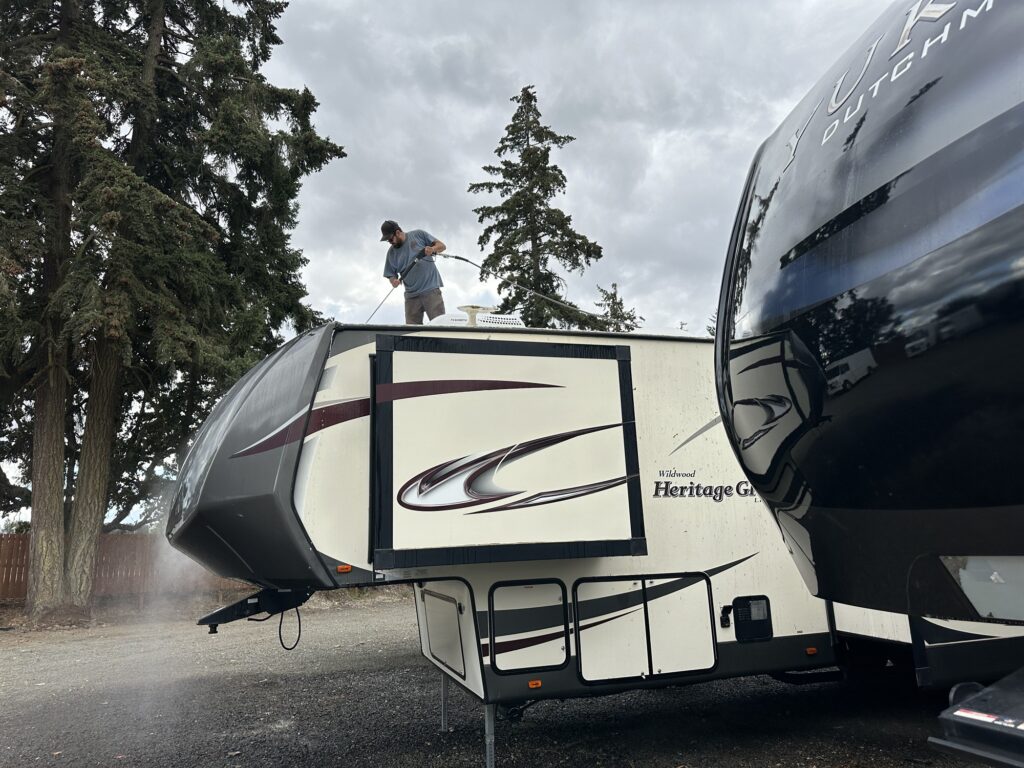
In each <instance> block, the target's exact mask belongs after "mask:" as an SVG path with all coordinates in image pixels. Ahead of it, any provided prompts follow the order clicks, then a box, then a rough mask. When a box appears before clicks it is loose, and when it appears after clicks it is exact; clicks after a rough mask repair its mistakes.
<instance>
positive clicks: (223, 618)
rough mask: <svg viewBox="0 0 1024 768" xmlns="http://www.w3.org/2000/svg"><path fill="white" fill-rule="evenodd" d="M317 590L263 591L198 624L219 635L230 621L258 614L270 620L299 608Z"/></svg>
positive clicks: (223, 609)
mask: <svg viewBox="0 0 1024 768" xmlns="http://www.w3.org/2000/svg"><path fill="white" fill-rule="evenodd" d="M315 591H316V590H314V589H309V588H306V589H262V590H260V591H259V592H257V593H256V594H255V595H249V597H244V598H242V599H241V600H239V601H238V602H237V603H232V604H231V605H226V606H224V607H223V608H218V609H217V610H216V611H214V612H213V613H208V614H206V615H205V616H203V618H201V619H200V620H199V621H197V622H196V623H197V624H198V625H199V626H201V627H202V626H207V627H209V628H210V634H211V635H215V634H217V627H219V626H220V625H221V624H227V623H228V622H229V621H239V620H240V619H247V618H249V617H250V616H255V615H256V614H257V613H266V614H268V615H267V618H270V617H271V616H273V615H274V614H276V613H284V612H285V611H289V610H291V609H292V608H298V607H299V606H300V605H302V604H303V603H304V602H306V601H307V600H309V598H310V595H312V594H313V593H314V592H315Z"/></svg>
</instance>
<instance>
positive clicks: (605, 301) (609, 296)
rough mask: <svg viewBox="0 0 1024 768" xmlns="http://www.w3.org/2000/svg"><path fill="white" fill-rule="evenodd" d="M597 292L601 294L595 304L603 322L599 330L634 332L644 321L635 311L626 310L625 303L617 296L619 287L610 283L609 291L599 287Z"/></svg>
mask: <svg viewBox="0 0 1024 768" xmlns="http://www.w3.org/2000/svg"><path fill="white" fill-rule="evenodd" d="M597 292H598V293H600V294H601V300H600V301H599V302H597V306H598V308H599V309H600V310H601V319H602V320H603V321H604V325H603V327H602V328H601V330H603V331H616V332H619V333H627V332H629V331H635V330H636V329H637V328H639V327H640V324H641V323H642V322H643V321H644V320H645V319H646V318H644V316H643V315H638V314H637V311H636V310H635V309H626V303H625V302H624V301H623V300H622V297H621V296H620V295H619V286H618V285H617V284H616V283H612V289H611V290H610V291H606V290H605V289H604V288H602V287H601V286H600V285H599V286H597Z"/></svg>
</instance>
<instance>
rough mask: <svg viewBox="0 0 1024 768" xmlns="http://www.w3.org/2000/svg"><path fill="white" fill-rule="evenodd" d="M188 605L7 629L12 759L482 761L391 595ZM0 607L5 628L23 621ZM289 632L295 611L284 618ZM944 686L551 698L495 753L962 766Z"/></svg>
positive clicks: (479, 734)
mask: <svg viewBox="0 0 1024 768" xmlns="http://www.w3.org/2000/svg"><path fill="white" fill-rule="evenodd" d="M200 612H201V611H199V610H196V611H194V612H193V613H190V614H189V617H185V616H181V617H178V618H173V617H169V616H168V615H167V612H166V611H165V612H164V614H163V615H155V616H153V615H150V616H147V617H143V618H142V619H136V620H134V621H127V622H126V621H124V620H123V618H124V617H121V620H120V621H118V622H117V623H99V624H97V625H95V626H92V627H88V628H77V629H51V630H45V631H38V630H36V631H29V630H26V629H23V628H19V627H17V626H15V627H14V628H12V629H9V630H8V631H3V632H0V702H2V704H3V706H2V708H0V765H2V766H50V765H53V766H64V765H75V766H182V767H188V766H245V767H247V768H248V767H250V766H291V765H296V766H298V765H303V766H306V765H308V766H318V767H319V766H324V767H325V766H336V765H343V766H355V767H357V768H361V767H362V766H374V768H399V767H400V766H408V767H409V768H412V767H413V766H415V767H416V768H423V766H445V767H446V768H447V767H449V766H482V765H483V755H484V752H483V713H482V707H481V706H480V705H479V703H478V702H477V701H476V700H475V699H473V698H472V697H470V696H469V695H468V694H467V693H465V692H463V691H462V690H461V689H458V688H457V687H455V686H452V688H451V694H450V706H449V716H450V723H449V725H450V726H451V727H450V730H449V732H448V733H445V734H442V733H440V732H439V720H440V716H439V709H438V705H439V692H440V675H439V673H438V672H437V671H436V670H435V669H434V668H433V667H432V666H431V665H429V664H428V663H427V662H426V660H424V659H423V658H422V657H421V656H420V654H419V644H418V640H417V634H416V617H415V612H414V609H413V606H412V600H411V598H410V597H409V595H408V593H407V592H406V591H405V590H404V589H403V590H402V591H401V592H400V593H398V594H396V593H395V592H394V591H390V592H388V591H385V593H384V594H383V595H382V596H376V597H369V598H363V599H349V600H347V601H343V602H339V603H335V604H333V605H325V604H323V603H321V604H320V605H319V606H310V608H309V609H308V610H303V613H302V641H301V643H300V644H299V646H298V648H297V649H296V650H295V651H292V652H290V653H288V652H285V651H284V650H282V649H281V648H280V646H279V644H278V638H277V631H278V623H277V620H276V619H274V620H272V621H268V622H266V623H263V624H247V623H244V622H238V623H234V624H229V625H225V626H223V627H221V630H220V633H219V634H218V635H216V636H214V637H210V636H206V635H205V634H204V630H203V629H201V628H198V627H196V626H194V624H193V622H192V620H190V618H191V619H194V617H195V616H198V615H199V613H200ZM13 619H14V614H13V613H12V612H10V611H8V612H6V613H3V612H0V627H6V625H9V624H11V623H16V621H13ZM284 630H285V639H286V640H291V639H292V638H294V631H295V623H294V613H292V614H290V615H289V616H288V617H286V619H285V627H284ZM943 706H944V698H943V697H942V696H940V695H922V694H918V693H916V692H913V691H912V690H907V689H900V688H892V687H889V688H882V689H879V688H865V687H853V686H850V685H846V684H839V683H823V684H815V685H805V686H799V687H798V686H788V685H784V684H782V683H778V682H775V681H774V680H771V679H770V678H767V677H754V678H745V679H741V680H728V681H720V682H715V683H703V684H699V685H693V686H688V687H682V688H670V689H665V690H660V691H644V692H639V691H634V692H631V693H626V694H619V695H615V696H606V697H600V698H592V699H576V700H573V701H567V702H556V701H546V702H541V703H539V704H537V705H536V706H534V707H532V708H530V709H529V710H528V711H527V712H526V714H525V717H524V719H523V721H522V722H520V723H518V724H516V725H510V724H509V723H506V722H499V723H498V728H497V748H496V751H497V756H498V760H497V763H498V766H531V767H536V766H558V765H568V766H588V767H589V766H645V768H646V767H647V766H650V767H652V768H661V767H664V768H677V767H679V766H770V767H774V766H779V767H782V766H785V767H786V768H789V767H790V766H796V767H802V768H826V766H871V768H887V767H889V766H901V767H903V768H906V767H907V766H922V765H925V766H927V765H931V766H962V765H966V764H965V763H961V762H958V761H956V760H953V759H951V758H949V757H946V756H944V755H941V754H939V753H936V752H933V751H932V750H931V749H929V748H928V746H927V744H926V739H927V737H928V736H929V735H930V734H933V733H937V730H938V725H937V723H936V721H935V717H936V715H937V714H938V712H939V711H940V710H941V709H942V708H943Z"/></svg>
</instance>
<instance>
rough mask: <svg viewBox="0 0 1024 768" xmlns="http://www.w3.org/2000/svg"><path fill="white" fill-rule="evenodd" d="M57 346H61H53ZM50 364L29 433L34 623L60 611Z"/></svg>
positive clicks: (57, 416)
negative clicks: (30, 432) (30, 447)
mask: <svg viewBox="0 0 1024 768" xmlns="http://www.w3.org/2000/svg"><path fill="white" fill-rule="evenodd" d="M56 346H60V345H59V344H58V345H55V347H56ZM60 357H63V355H58V359H56V360H54V361H53V362H52V365H51V367H50V369H49V371H48V372H47V373H45V374H44V375H43V376H42V379H41V381H40V382H39V384H38V385H37V386H36V391H35V409H34V413H33V428H32V538H31V543H30V545H29V579H28V598H27V600H26V603H25V607H26V610H27V611H28V614H29V616H30V617H31V618H32V619H33V620H39V619H43V618H46V617H47V616H48V615H50V614H52V613H54V612H58V611H60V610H61V609H63V607H64V603H65V593H64V406H65V398H66V396H67V379H66V378H65V371H64V365H63V360H61V359H59V358H60Z"/></svg>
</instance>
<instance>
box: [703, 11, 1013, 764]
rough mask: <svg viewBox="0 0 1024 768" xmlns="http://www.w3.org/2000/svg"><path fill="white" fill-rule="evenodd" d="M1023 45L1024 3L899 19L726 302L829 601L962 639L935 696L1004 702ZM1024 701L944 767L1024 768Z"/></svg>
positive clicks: (740, 392) (734, 368)
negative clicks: (854, 363)
mask: <svg viewBox="0 0 1024 768" xmlns="http://www.w3.org/2000/svg"><path fill="white" fill-rule="evenodd" d="M1022 35H1024V3H1022V2H1008V1H1006V0H995V1H993V0H961V1H960V2H937V1H936V0H928V1H927V2H925V1H924V0H922V1H919V2H899V3H896V4H894V5H893V6H892V7H890V9H889V10H888V11H886V12H885V13H884V14H883V15H882V16H881V17H880V18H879V19H878V21H877V22H876V23H875V24H874V25H873V26H872V27H871V28H869V29H868V30H867V31H866V32H865V33H864V35H863V36H862V37H861V38H860V39H859V40H858V41H857V42H856V43H854V45H853V46H852V47H851V48H850V50H849V51H847V52H846V53H845V54H844V55H843V56H841V57H840V59H839V60H838V61H837V62H836V64H835V65H834V66H833V67H832V68H831V69H830V70H829V71H827V72H826V73H825V75H824V77H823V78H822V79H821V80H820V81H819V82H818V83H817V85H815V87H814V88H813V89H812V90H811V91H810V93H808V94H807V96H806V97H805V98H804V99H803V100H802V101H801V102H800V103H799V104H798V105H797V107H796V108H795V109H794V111H793V112H792V114H791V115H789V117H787V118H786V119H785V120H784V121H783V123H782V124H781V125H780V126H779V128H778V129H777V130H776V132H775V133H774V134H773V135H772V136H770V137H769V138H768V140H767V141H765V142H764V144H763V145H762V147H761V148H760V149H759V150H758V152H757V154H756V156H755V158H754V161H753V165H752V167H751V170H750V174H749V176H748V181H747V184H746V188H745V190H744V191H743V195H742V199H741V203H740V209H739V212H738V215H737V218H736V224H735V228H734V230H733V235H732V241H731V243H730V246H729V253H728V259H727V263H726V267H725V273H724V277H723V283H722V293H721V297H720V301H719V309H718V318H719V321H718V325H717V362H716V374H717V379H718V395H719V403H720V407H721V412H722V416H723V420H724V424H725V428H726V431H727V434H728V436H729V439H730V442H731V443H732V445H733V448H734V450H735V454H736V456H737V458H738V460H739V462H740V465H741V467H742V470H743V472H744V476H745V477H746V478H747V479H748V480H749V481H750V482H751V483H752V485H753V486H754V487H755V488H756V490H757V492H758V494H759V495H760V496H761V497H762V498H763V499H764V500H765V502H766V504H767V505H768V506H769V507H770V509H771V511H772V513H773V514H774V515H775V517H776V520H777V521H778V524H779V527H780V529H781V530H782V531H783V533H784V535H785V536H786V540H787V544H788V546H789V548H790V549H791V550H792V552H793V553H794V557H795V558H796V560H797V562H798V566H799V567H800V570H801V573H802V574H803V576H804V578H805V580H806V582H807V585H808V587H809V589H810V590H811V591H812V592H813V593H814V594H816V595H818V596H820V597H823V598H827V599H831V600H835V601H839V602H843V603H847V604H851V605H855V606H859V607H861V608H865V609H870V610H873V611H885V612H891V613H896V614H907V615H909V616H911V621H913V622H925V624H926V625H927V626H929V627H934V626H936V625H942V627H943V631H942V632H941V633H933V635H934V638H935V639H936V640H939V639H940V638H941V637H943V636H944V637H949V638H956V637H957V636H959V637H960V638H961V642H958V643H956V644H955V645H953V646H950V648H949V649H947V650H948V651H949V652H950V653H949V654H947V655H945V656H942V654H939V655H940V656H942V658H943V660H942V661H941V662H937V663H934V664H930V665H929V667H930V669H922V670H919V673H920V674H922V675H923V676H924V677H925V678H927V677H928V676H929V675H931V674H932V673H934V672H935V671H936V670H940V671H941V674H943V675H945V676H946V677H948V678H952V679H955V677H956V676H957V675H961V677H960V680H962V681H970V680H979V679H981V680H988V679H991V677H992V672H993V671H994V670H992V669H985V668H984V664H982V663H978V664H976V665H975V664H961V663H959V661H957V660H954V657H956V658H957V659H960V658H961V656H960V655H961V654H968V655H969V653H968V652H969V648H970V647H971V642H972V635H974V634H975V633H977V634H978V635H979V636H982V637H984V636H988V637H996V636H1002V637H1003V638H1004V639H1002V640H998V641H993V642H992V643H991V644H990V645H989V646H988V647H987V650H986V653H988V654H991V655H992V656H993V657H995V656H999V657H1001V663H1002V664H1006V663H1010V664H1011V665H1012V664H1015V665H1016V666H1018V667H1019V666H1021V664H1024V638H1022V636H1021V633H1020V627H1021V624H1022V623H1024V483H1021V480H1020V469H1021V455H1022V454H1021V448H1020V445H1021V442H1022V437H1024V397H1022V392H1024V366H1022V365H1021V362H1020V351H1021V349H1022V343H1024V262H1022V260H1021V253H1022V245H1024V46H1022V45H1021V39H1022ZM854 354H857V355H861V356H864V355H865V354H866V355H869V356H870V358H871V360H872V361H873V362H872V371H871V373H870V375H866V374H865V375H861V376H858V377H856V378H852V377H847V378H846V379H842V378H840V376H839V375H830V372H835V369H836V367H837V366H839V365H840V363H841V362H842V361H843V360H845V359H847V358H848V357H849V356H851V355H854ZM836 383H838V384H839V386H836ZM964 622H970V624H964ZM967 627H971V628H970V629H968V628H967ZM919 666H920V665H919ZM1014 681H1015V682H1014ZM1014 681H1010V682H1008V683H1006V684H1004V685H1002V686H1001V687H1000V688H999V690H998V692H993V693H992V694H991V695H989V694H979V695H978V696H977V697H976V698H975V699H974V700H973V703H971V702H967V701H962V700H961V699H962V698H963V696H964V695H965V693H964V691H965V690H966V689H960V690H959V692H958V693H957V694H956V695H955V696H954V701H953V702H952V703H953V704H955V706H953V707H952V708H951V709H950V710H949V711H948V712H947V713H946V714H944V715H943V718H944V723H945V727H946V730H947V736H948V739H947V743H946V744H944V745H943V746H945V747H948V748H950V749H954V750H956V749H959V751H961V752H963V753H964V754H971V755H974V756H979V757H982V758H984V759H988V760H991V761H994V762H996V763H999V764H1003V763H1000V761H1003V760H1004V759H1005V760H1006V761H1009V762H1006V763H1005V764H1007V765H1024V678H1022V676H1021V675H1018V676H1017V677H1016V678H1014ZM1014 686H1016V688H1015V690H1016V704H1014V703H1012V701H1013V693H1012V690H1013V689H1014ZM956 741H960V742H961V743H962V745H963V746H962V749H961V748H958V747H957V746H956V745H955V744H954V743H953V742H956ZM1008 745H1009V746H1008Z"/></svg>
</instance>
